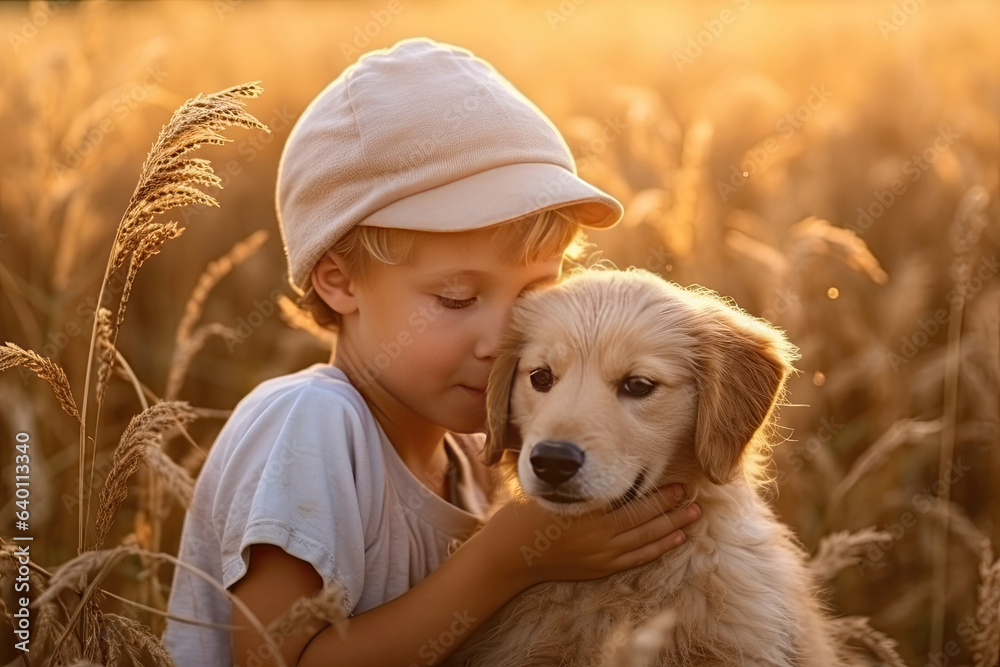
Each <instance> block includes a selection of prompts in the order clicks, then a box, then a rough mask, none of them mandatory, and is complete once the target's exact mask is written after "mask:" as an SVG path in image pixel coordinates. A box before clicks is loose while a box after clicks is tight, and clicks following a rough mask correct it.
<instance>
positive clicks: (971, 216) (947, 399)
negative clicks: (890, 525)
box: [930, 186, 989, 655]
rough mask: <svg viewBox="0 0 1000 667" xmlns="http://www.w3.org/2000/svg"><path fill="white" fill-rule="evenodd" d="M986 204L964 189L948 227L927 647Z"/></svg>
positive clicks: (937, 596) (943, 555)
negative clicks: (936, 523) (975, 256)
mask: <svg viewBox="0 0 1000 667" xmlns="http://www.w3.org/2000/svg"><path fill="white" fill-rule="evenodd" d="M988 204H989V193H988V192H987V191H986V189H985V188H983V187H981V186H974V187H972V188H970V189H969V190H968V191H966V193H965V194H964V195H963V197H962V199H961V201H959V204H958V210H957V211H956V212H955V218H954V220H953V221H952V224H951V225H950V226H949V230H948V231H949V233H950V235H951V240H952V248H953V249H954V251H955V257H954V259H953V260H952V262H951V265H952V266H951V275H952V277H953V279H954V281H955V287H956V288H957V296H958V298H957V299H955V300H953V301H952V302H951V313H950V319H949V320H948V345H947V348H946V349H945V354H946V357H945V374H944V397H943V399H944V400H943V403H944V406H943V413H944V429H943V430H942V432H941V451H940V455H939V457H938V482H937V483H938V484H940V485H942V492H941V493H940V494H939V495H938V503H939V505H940V507H941V508H942V510H943V516H942V521H941V526H940V527H939V528H938V532H937V535H936V540H935V542H934V553H933V554H932V565H933V572H932V575H933V579H932V590H933V595H932V596H931V644H930V649H931V652H932V653H933V654H935V655H937V654H939V653H940V651H941V646H942V644H943V643H944V622H945V603H946V599H947V594H948V523H949V521H948V519H949V510H950V509H951V479H950V477H949V474H950V470H949V468H950V467H951V464H952V458H953V457H954V454H955V441H956V437H957V436H956V434H957V428H958V426H957V424H958V411H959V405H958V403H959V401H958V394H959V387H960V385H961V366H962V320H963V318H964V317H965V302H966V299H967V298H969V296H968V295H967V294H966V287H967V282H968V280H969V278H970V276H971V273H972V259H971V253H972V250H973V248H975V247H976V245H977V244H978V243H979V238H980V236H981V234H982V231H983V230H984V229H985V228H986V225H987V224H988V222H989V219H988V217H987V216H986V215H985V209H986V207H987V205H988Z"/></svg>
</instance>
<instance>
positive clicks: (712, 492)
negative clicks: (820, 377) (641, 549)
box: [452, 270, 850, 667]
mask: <svg viewBox="0 0 1000 667" xmlns="http://www.w3.org/2000/svg"><path fill="white" fill-rule="evenodd" d="M794 358H795V349H794V348H793V347H792V346H791V345H790V344H789V343H788V342H787V341H786V340H785V338H784V337H783V335H782V334H781V333H780V332H779V331H778V330H776V329H775V328H773V327H771V326H770V325H768V324H767V323H766V322H763V321H761V320H758V319H755V318H753V317H751V316H749V315H748V314H746V313H744V312H743V311H741V310H739V309H737V308H736V307H734V306H732V305H729V304H727V303H725V302H723V301H722V300H721V299H720V298H718V297H717V296H715V295H714V294H712V293H710V292H708V291H707V290H700V291H695V290H691V289H683V288H680V287H678V286H676V285H674V284H672V283H668V282H666V281H665V280H663V279H661V278H659V277H658V276H656V275H654V274H652V273H649V272H646V271H642V270H629V271H608V270H587V271H580V272H578V273H576V274H573V275H571V276H569V277H568V278H567V279H566V280H565V281H563V282H562V283H561V284H559V285H557V286H555V287H553V288H551V289H548V290H544V291H540V292H536V293H533V294H530V295H527V296H526V297H525V298H523V299H521V300H520V301H519V302H518V304H517V305H516V306H515V308H514V312H513V314H512V318H511V325H510V327H509V331H508V335H507V338H506V340H505V342H504V345H503V349H502V352H501V354H500V355H499V357H498V359H497V360H496V362H495V364H494V368H493V371H492V373H491V376H490V382H489V388H488V390H487V404H488V415H489V417H488V421H489V434H488V444H487V457H488V458H489V459H490V462H491V463H496V462H497V461H500V460H501V455H503V457H502V464H501V467H502V468H503V469H504V470H505V472H506V474H507V479H508V482H510V483H511V484H513V485H514V486H515V487H516V484H514V482H515V481H519V482H520V489H519V490H515V493H520V492H523V493H527V494H529V495H531V496H533V497H535V498H536V499H537V501H538V502H539V503H540V504H541V505H543V506H544V507H546V508H547V509H549V510H550V511H551V512H553V513H557V514H564V515H573V514H580V513H583V512H585V511H590V510H593V509H597V508H611V507H615V506H618V505H620V504H621V503H622V502H623V501H624V500H629V499H632V498H635V500H632V502H633V503H639V502H643V500H642V496H643V495H644V494H647V493H649V492H651V491H652V490H653V489H655V488H656V487H658V486H661V485H664V484H667V483H670V482H680V483H682V484H684V486H685V488H686V489H687V493H688V498H689V500H691V501H693V500H697V502H698V504H699V505H700V507H701V508H702V516H701V517H700V518H699V519H698V520H697V521H695V522H694V523H692V524H690V525H689V526H687V527H686V528H685V533H686V535H687V540H686V542H685V543H683V544H682V545H681V546H679V547H677V548H675V549H672V550H671V551H669V552H667V553H666V554H665V555H663V556H662V557H661V558H660V559H658V560H657V561H654V562H652V563H650V564H648V565H643V566H639V567H635V568H632V569H628V570H625V571H622V572H619V573H617V574H614V575H612V576H610V577H606V578H603V579H598V580H592V581H581V582H547V583H544V584H540V585H538V586H535V587H533V588H531V589H529V590H527V591H525V592H524V593H522V594H521V595H519V596H518V597H516V598H515V599H514V600H512V601H511V602H510V603H508V604H507V605H506V606H505V607H504V608H503V609H502V610H500V611H499V612H498V613H497V614H495V615H494V616H493V618H492V619H491V621H490V622H488V623H487V625H486V627H484V628H483V629H481V630H480V631H479V632H478V633H477V635H475V636H474V637H472V638H470V640H469V641H468V642H466V643H465V645H464V646H463V647H461V649H460V650H459V651H458V652H457V653H456V655H455V656H453V661H452V662H453V663H454V664H471V665H482V666H489V667H494V666H499V665H503V666H505V667H513V666H516V665H524V666H528V665H531V666H540V665H572V666H574V667H584V666H587V667H589V666H592V665H602V664H607V660H608V657H609V656H610V655H611V654H612V653H614V652H617V653H618V654H619V655H621V652H622V649H625V650H626V651H627V650H629V648H630V647H629V643H630V642H634V639H633V638H634V637H635V636H636V635H635V630H636V629H637V628H640V627H641V626H642V625H643V624H644V623H647V622H648V621H650V620H653V621H654V622H655V621H656V619H657V618H660V619H662V618H664V616H663V615H662V614H661V612H663V611H664V610H670V609H672V610H673V611H672V612H669V611H668V612H667V613H668V614H672V616H671V618H672V619H673V621H672V622H669V623H666V624H661V625H662V626H663V627H667V628H668V629H667V630H666V631H665V632H663V633H662V634H664V635H665V636H662V637H657V638H656V639H657V641H659V640H662V641H660V643H659V644H658V645H657V646H655V649H654V653H653V658H652V660H651V661H650V663H649V664H656V665H796V666H813V665H815V666H817V667H819V666H822V667H835V666H837V665H845V664H850V663H849V662H848V659H849V658H848V656H847V655H845V654H843V652H842V651H841V650H840V649H839V648H838V647H836V646H835V642H834V640H833V638H832V636H831V634H832V633H831V626H830V622H829V621H828V620H827V619H826V618H825V616H824V613H823V611H822V609H821V605H820V604H819V603H818V601H817V600H816V597H815V591H814V584H813V582H812V580H811V578H810V575H809V573H808V571H807V569H806V566H805V565H804V562H803V552H802V550H801V548H800V547H799V546H798V545H797V543H796V541H795V538H794V536H793V535H792V534H791V532H790V531H789V530H788V529H787V528H786V527H785V526H784V525H782V524H781V523H779V522H778V521H777V520H776V519H775V517H774V514H773V513H772V511H771V509H770V508H769V507H768V505H767V504H766V503H765V502H764V501H763V500H762V499H761V497H760V496H759V492H760V490H761V489H762V487H763V486H764V485H765V484H766V479H765V471H764V467H765V465H766V464H767V462H768V454H769V450H770V446H769V444H768V441H767V436H768V435H769V432H770V430H771V427H772V424H771V414H772V409H773V407H774V405H775V403H776V402H777V401H779V400H780V399H781V397H782V392H783V388H784V382H785V379H786V377H787V376H788V374H789V373H790V372H791V371H792V366H791V363H792V361H793V360H794ZM538 368H547V369H549V370H550V371H551V375H552V378H554V383H553V384H552V385H551V387H550V388H549V390H548V391H539V390H538V389H537V388H534V387H533V385H532V382H531V379H530V377H529V374H530V373H531V371H532V370H534V369H538ZM630 377H642V378H646V379H648V380H650V381H652V382H653V383H654V389H653V390H652V391H651V392H650V393H648V394H647V395H645V396H641V397H640V396H634V395H630V394H629V393H627V392H626V391H625V390H624V388H623V386H624V382H625V380H626V379H627V378H630ZM630 387H632V388H633V389H634V388H635V387H636V385H635V384H632V385H630ZM639 387H640V388H642V386H641V385H639ZM545 440H558V441H563V442H571V443H575V445H577V446H578V447H579V448H580V449H582V450H583V451H584V453H585V460H584V462H583V465H582V467H581V468H580V469H579V470H578V471H577V473H576V474H575V475H573V477H571V478H570V479H569V480H567V481H565V482H563V483H562V484H559V485H558V490H559V492H560V493H562V494H563V496H564V497H562V498H559V497H557V496H554V495H553V487H552V485H550V484H549V483H548V482H544V481H543V480H541V479H539V477H538V476H537V475H536V474H535V473H534V472H533V469H532V465H531V463H530V461H529V457H530V452H531V450H532V447H533V446H534V445H535V444H536V443H538V442H541V441H545ZM515 477H516V480H515ZM546 496H549V499H546ZM565 496H572V497H573V499H574V500H570V501H567V500H566V498H565ZM556 528H558V526H554V527H553V530H552V531H547V532H552V533H553V534H552V535H548V536H547V537H546V539H549V538H552V539H558V535H556V534H555V533H557V532H559V531H558V530H556ZM539 548H544V540H540V544H535V545H525V548H524V549H522V553H524V554H525V556H526V558H528V559H529V560H530V558H531V557H532V556H531V554H532V553H533V552H532V550H533V549H539ZM658 615H659V616H658ZM648 634H649V633H648V631H647V632H646V635H647V636H648ZM633 649H634V647H633ZM643 664H646V663H645V662H643Z"/></svg>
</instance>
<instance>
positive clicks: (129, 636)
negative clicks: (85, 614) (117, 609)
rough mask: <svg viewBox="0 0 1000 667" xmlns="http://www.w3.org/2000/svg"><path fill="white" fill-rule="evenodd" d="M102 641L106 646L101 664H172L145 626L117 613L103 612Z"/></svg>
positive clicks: (123, 666) (124, 666) (170, 666)
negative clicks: (105, 652) (103, 660)
mask: <svg viewBox="0 0 1000 667" xmlns="http://www.w3.org/2000/svg"><path fill="white" fill-rule="evenodd" d="M101 630H102V632H101V635H102V637H103V639H104V641H103V642H102V643H103V644H104V645H105V646H106V647H107V649H108V650H107V654H106V656H105V662H104V664H105V665H108V666H109V667H110V666H113V665H114V666H117V665H121V666H122V667H126V666H128V665H157V666H162V665H167V666H169V667H173V665H174V664H175V663H174V659H173V658H172V657H170V654H169V653H168V652H167V648H166V647H165V646H164V645H163V642H162V641H160V639H159V638H158V637H157V636H156V635H154V634H153V633H152V632H151V631H150V629H149V628H148V627H146V626H145V625H143V624H142V623H139V622H138V621H134V620H132V619H130V618H125V617H124V616H119V615H118V614H103V615H102V618H101Z"/></svg>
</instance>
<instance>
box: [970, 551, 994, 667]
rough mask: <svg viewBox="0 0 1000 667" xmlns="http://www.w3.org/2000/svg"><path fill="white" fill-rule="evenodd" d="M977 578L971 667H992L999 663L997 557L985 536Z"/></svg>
mask: <svg viewBox="0 0 1000 667" xmlns="http://www.w3.org/2000/svg"><path fill="white" fill-rule="evenodd" d="M979 579H980V581H979V602H978V604H977V605H976V623H977V625H978V631H977V632H976V634H975V636H974V637H973V640H972V646H971V647H970V648H972V660H973V665H974V667H996V665H997V664H1000V559H997V560H995V561H994V560H993V548H992V547H991V546H990V541H989V539H987V538H983V541H982V558H981V560H980V563H979Z"/></svg>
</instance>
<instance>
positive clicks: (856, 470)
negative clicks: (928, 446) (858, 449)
mask: <svg viewBox="0 0 1000 667" xmlns="http://www.w3.org/2000/svg"><path fill="white" fill-rule="evenodd" d="M941 426H942V422H941V420H940V419H935V420H932V421H920V420H918V419H900V420H898V421H896V422H893V424H892V426H890V427H889V428H888V429H886V431H885V433H883V434H882V435H880V436H879V438H878V439H877V440H876V441H875V442H873V443H872V444H871V445H869V446H868V448H867V449H865V451H864V452H862V454H861V456H859V457H858V459H857V461H855V462H854V465H853V466H851V470H850V472H848V473H847V475H845V476H844V478H843V479H842V480H840V482H839V483H838V484H837V486H836V487H835V488H834V489H833V492H832V493H831V494H830V502H829V507H830V509H833V508H835V507H837V506H838V505H840V503H841V501H842V500H843V499H844V496H845V495H847V492H848V491H850V490H851V489H852V488H853V487H854V485H855V484H857V483H858V481H860V480H861V478H863V477H864V476H865V475H867V474H868V473H870V472H871V471H872V470H875V469H876V468H878V467H879V466H881V465H882V464H884V463H885V462H886V460H888V458H889V455H890V454H891V453H893V452H894V451H896V450H897V449H899V448H900V447H901V446H903V445H905V444H907V443H908V442H910V441H911V440H915V439H919V438H926V437H928V436H930V435H934V434H935V433H940V432H941Z"/></svg>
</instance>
